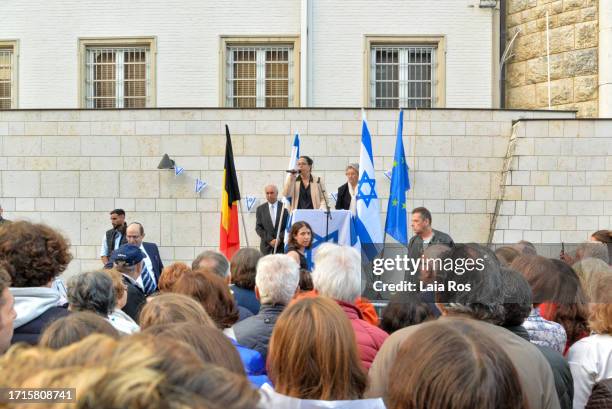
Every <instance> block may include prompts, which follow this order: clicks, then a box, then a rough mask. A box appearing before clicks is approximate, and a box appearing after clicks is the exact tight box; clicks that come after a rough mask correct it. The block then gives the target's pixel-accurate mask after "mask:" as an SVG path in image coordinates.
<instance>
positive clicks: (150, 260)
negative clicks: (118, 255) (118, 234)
mask: <svg viewBox="0 0 612 409" xmlns="http://www.w3.org/2000/svg"><path fill="white" fill-rule="evenodd" d="M126 236H127V241H128V244H132V245H134V246H138V247H140V250H141V251H142V252H143V253H144V255H145V258H144V259H143V260H142V268H141V270H140V276H139V277H138V279H137V280H136V281H137V282H138V284H140V285H141V286H142V289H143V290H144V292H145V294H146V295H150V294H152V293H154V292H155V291H157V283H158V282H159V276H160V275H161V272H162V270H163V268H164V265H163V263H162V261H161V257H160V256H159V249H158V248H157V244H155V243H148V242H145V241H143V240H144V237H145V232H144V227H142V224H140V223H138V222H133V223H130V224H129V225H128V227H127V229H126Z"/></svg>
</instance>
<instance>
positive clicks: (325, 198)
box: [317, 177, 331, 242]
mask: <svg viewBox="0 0 612 409" xmlns="http://www.w3.org/2000/svg"><path fill="white" fill-rule="evenodd" d="M317 185H318V186H319V194H320V195H321V196H322V197H323V200H324V201H325V209H326V210H325V241H326V242H327V241H329V219H331V209H330V208H329V201H328V200H327V195H326V192H325V190H323V188H322V187H321V177H318V178H317Z"/></svg>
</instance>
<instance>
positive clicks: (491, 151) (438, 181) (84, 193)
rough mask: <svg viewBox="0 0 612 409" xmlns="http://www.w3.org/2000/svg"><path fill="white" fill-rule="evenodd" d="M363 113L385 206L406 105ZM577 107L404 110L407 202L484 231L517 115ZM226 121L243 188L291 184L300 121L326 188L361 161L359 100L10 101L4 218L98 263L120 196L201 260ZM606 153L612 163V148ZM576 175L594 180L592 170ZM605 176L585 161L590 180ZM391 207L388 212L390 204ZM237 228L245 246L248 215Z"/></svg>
mask: <svg viewBox="0 0 612 409" xmlns="http://www.w3.org/2000/svg"><path fill="white" fill-rule="evenodd" d="M366 112H367V116H368V122H369V127H370V131H371V134H372V135H373V141H372V145H373V152H374V155H375V167H376V171H377V190H378V195H379V196H380V198H381V200H382V203H381V209H382V210H383V212H384V211H386V204H387V203H386V202H387V198H388V196H389V180H388V179H387V178H386V177H385V176H384V175H383V171H385V170H389V169H391V165H392V161H393V153H394V147H395V139H396V138H395V133H396V126H397V115H398V112H397V111H396V110H366ZM572 117H574V114H573V113H568V112H550V111H495V110H450V109H449V110H444V109H442V110H419V111H414V110H412V111H407V112H406V115H405V116H404V118H405V123H404V147H405V151H406V155H407V159H408V164H409V166H410V181H411V185H412V189H411V190H410V191H409V193H408V207H409V208H413V207H416V206H426V207H428V208H429V209H430V210H431V211H432V213H433V219H434V227H435V228H438V229H440V230H443V231H448V232H450V234H451V235H452V236H453V237H454V239H455V240H456V241H475V242H486V241H487V239H488V236H489V232H490V228H491V223H492V216H493V214H494V211H495V208H496V203H497V199H498V198H499V196H500V192H501V190H500V187H501V186H502V183H501V175H502V169H503V166H504V163H505V161H506V159H505V157H506V154H507V150H508V149H507V148H508V142H509V140H510V136H511V133H512V122H513V121H514V120H517V119H520V118H559V119H563V118H572ZM551 123H552V122H551ZM225 124H228V126H229V128H230V131H231V133H232V142H233V148H234V155H235V161H236V168H237V171H238V180H239V183H240V189H241V194H242V195H243V197H244V196H246V195H256V196H258V197H259V198H261V199H263V196H264V195H263V187H264V185H265V184H267V183H276V184H277V185H281V184H282V182H283V180H284V178H285V176H286V173H285V172H284V170H285V169H286V167H287V164H288V156H289V152H290V148H291V143H292V140H293V134H294V133H295V132H299V133H300V137H301V152H302V153H303V154H307V155H309V156H311V157H313V159H314V161H315V164H314V170H313V172H314V174H315V175H319V176H321V177H323V178H324V180H325V182H326V185H327V187H328V191H330V192H332V191H334V190H335V189H336V188H337V187H338V186H340V185H341V184H343V183H344V182H345V176H344V169H345V167H346V165H347V164H348V163H350V162H356V161H358V157H359V148H360V137H361V112H360V110H358V109H287V110H282V109H281V110H230V109H147V110H104V111H90V110H14V111H0V193H1V194H0V203H1V204H2V206H3V207H4V209H5V217H6V218H8V219H13V220H15V219H19V218H27V219H30V220H33V221H40V222H45V223H48V224H50V225H52V226H54V227H56V228H59V229H61V230H62V231H63V232H64V233H65V234H66V235H67V236H68V237H69V239H70V241H71V243H72V251H73V254H74V256H75V260H74V261H73V262H72V263H71V265H70V266H69V271H68V274H73V273H76V272H79V271H85V270H88V269H92V268H99V267H100V262H99V257H98V256H99V251H100V244H101V241H102V237H103V234H104V231H105V230H106V229H108V228H109V227H110V222H109V214H108V212H109V211H110V210H111V209H113V208H123V209H125V210H126V212H127V219H128V221H139V222H141V223H142V224H143V225H144V228H145V233H146V237H145V240H147V241H153V242H156V243H157V244H158V245H159V246H160V249H161V253H162V258H163V259H164V261H165V262H167V263H168V262H171V261H174V260H182V261H191V260H192V259H193V258H194V257H195V255H197V254H198V253H199V252H200V251H201V250H202V249H203V248H215V247H216V246H217V245H218V240H219V239H218V238H219V217H220V215H219V204H220V192H221V177H222V172H223V160H224V157H223V155H224V150H225V131H224V126H225ZM521 126H523V125H521ZM551 126H552V125H551ZM530 135H531V134H530ZM536 136H538V135H534V138H532V139H531V140H532V142H529V143H531V145H532V148H531V149H532V150H534V153H535V152H536V149H537V152H538V153H539V152H540V150H547V149H549V148H548V147H547V145H541V144H546V143H547V142H554V141H556V139H549V138H539V137H537V138H536ZM603 140H604V139H602V141H603ZM536 143H537V144H536ZM536 146H537V147H536ZM588 146H589V147H588V149H594V148H593V147H592V146H591V145H588ZM576 149H587V147H578V146H577V147H576ZM164 153H167V154H169V155H170V157H171V158H173V159H174V160H175V161H176V163H177V164H178V165H180V166H182V167H184V168H185V171H184V172H183V174H181V175H179V176H175V175H174V172H173V171H171V170H158V169H157V165H158V163H159V161H160V159H161V156H162V155H163V154H164ZM568 156H570V157H569V158H567V160H569V161H571V160H573V159H572V157H571V154H569V153H568ZM580 160H582V159H580ZM601 160H603V161H604V163H606V164H608V166H609V165H610V161H609V158H608V159H601V158H600V159H599V161H600V162H601ZM575 161H576V163H575V166H578V158H575ZM580 163H581V166H587V164H586V163H585V164H582V162H580ZM543 170H544V169H543ZM580 175H581V176H582V177H583V178H584V181H585V182H586V181H587V179H586V178H587V173H586V172H583V173H581V174H580ZM517 177H518V176H517ZM530 177H531V175H530ZM546 177H548V179H547V180H546V181H550V180H551V179H550V178H551V172H549V173H548V176H545V175H543V174H542V175H540V174H534V175H533V178H534V181H535V180H537V181H538V183H540V182H541V183H545V178H546ZM554 177H559V178H561V177H563V176H562V175H556V174H555V175H554ZM566 177H567V178H568V180H569V178H570V176H569V175H566ZM572 177H574V176H572ZM601 177H603V176H601V175H600V174H599V173H593V174H591V173H589V176H588V181H589V183H590V182H591V181H592V180H593V181H594V180H595V179H593V178H601ZM196 178H200V179H203V180H205V181H207V182H208V183H209V186H208V187H207V188H205V189H204V191H202V192H201V193H200V194H196V193H195V189H194V187H195V179H196ZM603 182H606V181H605V180H604V181H603ZM598 183H599V182H598ZM606 183H607V185H612V183H610V182H609V181H607V182H606ZM604 185H605V184H604ZM534 194H535V193H534ZM591 194H594V195H601V194H603V192H601V191H599V190H597V189H595V190H592V191H591ZM596 197H598V196H596ZM553 198H554V191H553ZM516 200H526V199H516ZM541 200H548V199H541ZM568 206H569V204H568ZM243 209H244V210H245V212H246V205H244V204H243ZM244 216H245V222H246V234H247V236H248V240H249V244H250V245H251V246H258V243H259V242H258V238H257V236H256V234H255V231H254V225H255V214H254V213H245V215H244ZM381 217H382V219H383V221H384V217H385V215H384V214H382V215H381ZM517 220H518V219H517ZM560 222H561V221H559V223H560ZM576 223H578V222H577V221H576ZM512 226H513V228H514V227H515V221H514V219H513V222H512ZM521 226H522V225H521ZM525 226H526V225H525ZM553 227H555V225H554V220H553ZM516 228H517V229H518V228H519V227H516ZM557 230H561V229H557ZM574 230H576V229H574ZM585 230H586V228H585ZM508 237H509V238H512V235H511V234H510V235H509V236H508ZM241 240H242V243H243V245H245V244H246V240H245V231H244V229H243V228H242V226H241Z"/></svg>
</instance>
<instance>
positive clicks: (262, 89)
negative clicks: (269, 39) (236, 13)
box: [225, 46, 294, 108]
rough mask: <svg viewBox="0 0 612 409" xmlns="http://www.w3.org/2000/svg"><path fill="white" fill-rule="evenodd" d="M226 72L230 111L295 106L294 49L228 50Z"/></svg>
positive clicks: (254, 48) (238, 48)
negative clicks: (232, 108)
mask: <svg viewBox="0 0 612 409" xmlns="http://www.w3.org/2000/svg"><path fill="white" fill-rule="evenodd" d="M226 72H227V74H226V75H227V77H226V81H227V82H226V103H225V105H226V106H228V107H234V108H256V107H257V108H259V107H266V108H285V107H290V106H292V105H293V81H294V79H293V47H290V46H278V47H234V46H232V47H228V48H227V67H226Z"/></svg>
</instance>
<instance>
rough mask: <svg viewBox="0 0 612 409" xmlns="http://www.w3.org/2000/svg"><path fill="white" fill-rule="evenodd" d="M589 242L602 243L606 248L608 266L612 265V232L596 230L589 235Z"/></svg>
mask: <svg viewBox="0 0 612 409" xmlns="http://www.w3.org/2000/svg"><path fill="white" fill-rule="evenodd" d="M589 240H590V241H596V242H599V243H603V244H605V245H606V246H607V247H608V264H610V265H612V230H597V231H596V232H595V233H593V234H591V237H590V238H589Z"/></svg>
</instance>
